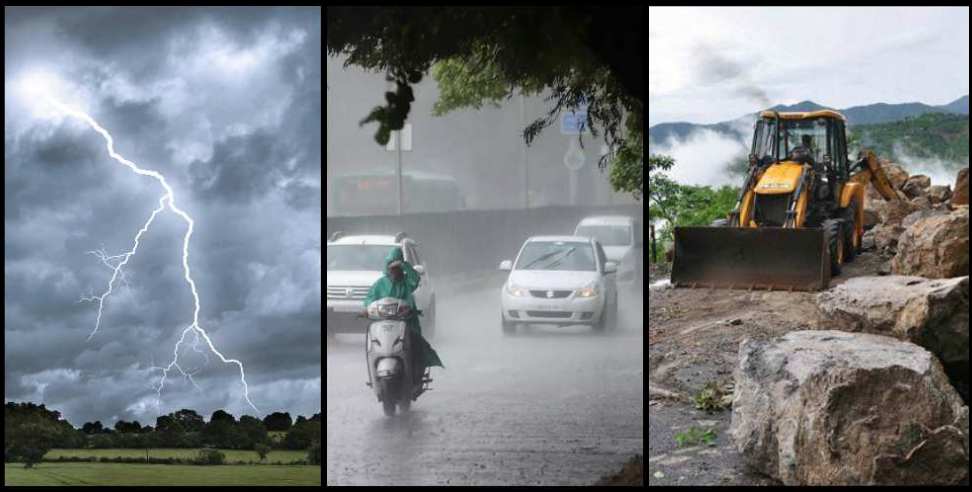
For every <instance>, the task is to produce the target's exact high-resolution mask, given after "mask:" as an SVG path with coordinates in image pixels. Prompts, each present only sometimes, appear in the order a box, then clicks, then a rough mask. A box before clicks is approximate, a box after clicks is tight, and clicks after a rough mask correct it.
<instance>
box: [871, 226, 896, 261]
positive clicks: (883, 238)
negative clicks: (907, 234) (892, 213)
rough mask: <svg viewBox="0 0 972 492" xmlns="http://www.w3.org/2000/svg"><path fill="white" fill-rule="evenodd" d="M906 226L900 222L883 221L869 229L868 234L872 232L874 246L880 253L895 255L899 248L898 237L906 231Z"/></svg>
mask: <svg viewBox="0 0 972 492" xmlns="http://www.w3.org/2000/svg"><path fill="white" fill-rule="evenodd" d="M904 231H905V228H904V227H902V226H901V225H899V224H895V223H881V224H878V225H877V226H875V227H874V229H871V230H870V231H867V233H865V236H866V235H867V234H871V237H872V239H873V241H874V247H875V249H877V251H878V253H880V254H883V255H893V254H895V253H896V252H897V250H898V238H900V237H901V234H902V233H904Z"/></svg>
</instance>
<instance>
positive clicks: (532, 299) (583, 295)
mask: <svg viewBox="0 0 972 492" xmlns="http://www.w3.org/2000/svg"><path fill="white" fill-rule="evenodd" d="M499 268H500V270H508V271H509V272H510V275H509V278H508V279H507V280H506V282H505V283H504V284H503V287H502V289H501V291H502V292H501V294H500V305H501V306H502V324H503V333H504V334H511V333H515V331H516V325H517V324H556V325H591V326H593V327H594V329H595V330H596V331H603V330H604V329H605V328H608V327H612V328H613V326H614V325H615V324H616V320H617V313H618V291H617V288H616V286H615V282H614V274H615V272H616V271H617V264H615V263H614V262H613V261H609V260H608V259H607V256H606V255H605V253H604V249H603V248H602V247H601V245H600V244H599V243H598V242H597V240H595V239H591V238H589V237H581V236H534V237H531V238H529V239H527V240H526V242H524V243H523V246H522V247H520V252H519V254H517V255H516V261H514V262H511V261H510V260H504V261H503V262H502V263H500V266H499Z"/></svg>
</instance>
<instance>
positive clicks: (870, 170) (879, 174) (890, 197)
mask: <svg viewBox="0 0 972 492" xmlns="http://www.w3.org/2000/svg"><path fill="white" fill-rule="evenodd" d="M862 161H863V162H861V163H859V164H858V165H857V166H856V167H858V168H862V169H860V170H859V171H857V172H855V173H854V174H852V175H851V177H850V180H849V181H851V182H856V183H860V184H862V185H864V186H865V187H866V186H867V185H868V183H871V184H873V185H874V189H876V190H877V191H878V193H880V194H881V196H882V197H884V199H885V200H887V201H889V202H890V201H896V200H900V197H899V196H898V194H897V193H896V192H895V191H894V186H892V185H891V180H889V179H888V175H887V174H885V173H884V169H882V168H881V163H880V162H878V158H877V156H875V155H874V152H872V151H870V150H869V151H867V155H866V156H865V157H864V159H862Z"/></svg>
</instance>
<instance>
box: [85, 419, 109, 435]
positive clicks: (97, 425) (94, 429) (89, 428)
mask: <svg viewBox="0 0 972 492" xmlns="http://www.w3.org/2000/svg"><path fill="white" fill-rule="evenodd" d="M81 431H82V432H84V433H85V434H101V433H102V432H104V428H103V427H102V426H101V421H100V420H97V421H95V422H85V423H84V425H82V426H81Z"/></svg>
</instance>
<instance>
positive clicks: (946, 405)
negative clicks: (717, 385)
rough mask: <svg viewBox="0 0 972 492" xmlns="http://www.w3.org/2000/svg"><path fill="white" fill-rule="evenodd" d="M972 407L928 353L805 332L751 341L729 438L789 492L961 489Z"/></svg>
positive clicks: (864, 338) (742, 356) (740, 370)
mask: <svg viewBox="0 0 972 492" xmlns="http://www.w3.org/2000/svg"><path fill="white" fill-rule="evenodd" d="M967 418H968V415H967V407H964V406H963V405H962V401H961V399H959V397H958V395H957V394H956V393H955V391H954V390H953V389H952V387H951V386H950V385H949V382H948V380H947V378H946V377H945V374H944V373H943V371H942V368H941V365H940V364H939V363H938V361H937V360H936V359H935V357H934V356H933V355H932V354H931V353H930V352H928V351H927V350H925V349H923V348H921V347H919V346H917V345H914V344H911V343H907V342H902V341H899V340H895V339H893V338H890V337H883V336H879V335H868V334H860V333H845V332H840V331H799V332H792V333H789V334H787V335H785V336H783V337H782V338H780V339H778V340H775V341H758V340H746V341H744V342H743V343H742V344H741V345H740V350H739V363H738V365H737V368H736V371H735V395H734V399H733V412H732V426H731V427H730V435H731V437H732V438H733V440H734V442H735V445H736V447H737V449H738V450H739V452H740V453H741V454H742V456H743V458H744V459H745V460H746V462H747V463H748V464H749V466H751V467H752V468H754V469H756V470H757V471H759V472H761V473H764V474H766V475H769V476H771V477H774V478H776V479H778V480H780V481H782V482H783V483H784V484H786V485H899V486H901V485H956V484H959V483H960V482H961V481H962V480H963V479H965V478H967V477H968V474H969V454H968V446H967V441H968V435H967V433H963V426H964V425H965V424H964V421H963V419H967Z"/></svg>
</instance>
